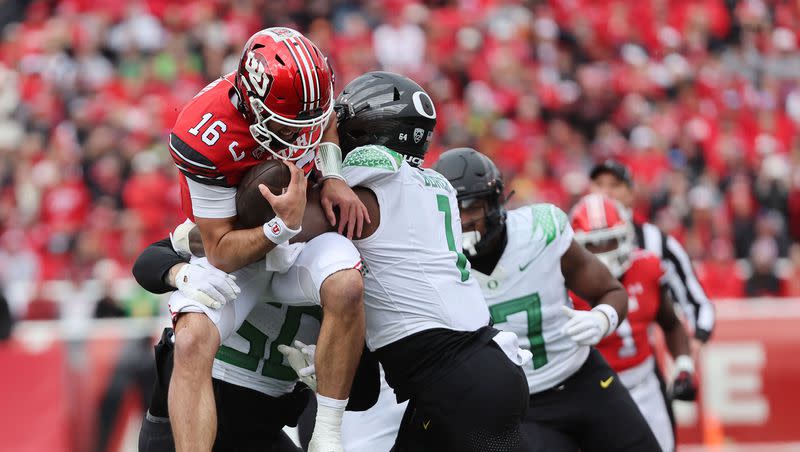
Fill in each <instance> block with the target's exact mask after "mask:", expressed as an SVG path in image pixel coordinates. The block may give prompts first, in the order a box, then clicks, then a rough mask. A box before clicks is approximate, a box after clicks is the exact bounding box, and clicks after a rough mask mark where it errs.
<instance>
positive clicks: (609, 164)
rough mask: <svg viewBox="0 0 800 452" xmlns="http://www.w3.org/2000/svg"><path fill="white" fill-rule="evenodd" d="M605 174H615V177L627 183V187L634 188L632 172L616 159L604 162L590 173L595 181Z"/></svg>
mask: <svg viewBox="0 0 800 452" xmlns="http://www.w3.org/2000/svg"><path fill="white" fill-rule="evenodd" d="M605 173H608V174H613V175H614V177H616V178H617V179H619V180H621V181H622V182H625V185H627V186H629V187H632V186H633V179H632V178H631V172H630V170H628V167H627V166H625V165H623V164H622V163H620V162H618V161H616V160H614V159H607V160H603V161H602V162H600V163H598V164H597V165H595V166H594V168H592V171H590V172H589V178H590V179H591V180H595V178H597V176H599V175H601V174H605Z"/></svg>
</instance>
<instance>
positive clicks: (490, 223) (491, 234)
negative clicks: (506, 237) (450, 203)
mask: <svg viewBox="0 0 800 452" xmlns="http://www.w3.org/2000/svg"><path fill="white" fill-rule="evenodd" d="M501 198H503V196H502V194H500V193H496V192H492V193H488V194H482V195H478V196H468V197H459V198H458V207H459V209H461V210H468V209H471V208H474V206H475V203H476V202H478V201H480V200H485V202H483V203H482V204H481V207H482V209H483V216H481V217H478V218H476V219H474V220H472V221H469V222H467V223H463V224H462V225H461V231H462V232H461V234H462V245H463V249H464V251H465V252H466V254H467V255H468V256H470V257H477V256H480V255H482V254H484V253H486V252H487V251H490V250H491V248H492V245H493V244H494V242H495V240H496V239H497V238H498V237H500V236H501V235H502V233H503V227H504V225H505V221H506V210H505V207H504V205H505V201H504V200H503V199H501ZM480 221H483V222H484V226H485V230H486V232H485V234H481V233H480V231H478V230H477V229H476V226H477V224H478V223H479V222H480Z"/></svg>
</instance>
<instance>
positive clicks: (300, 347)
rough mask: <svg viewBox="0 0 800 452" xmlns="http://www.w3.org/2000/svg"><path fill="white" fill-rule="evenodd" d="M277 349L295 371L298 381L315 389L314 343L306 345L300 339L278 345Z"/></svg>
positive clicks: (315, 349) (315, 348)
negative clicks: (290, 344)
mask: <svg viewBox="0 0 800 452" xmlns="http://www.w3.org/2000/svg"><path fill="white" fill-rule="evenodd" d="M278 351H279V352H281V354H283V356H285V357H286V361H288V362H289V365H290V366H292V369H294V371H295V372H296V373H297V376H298V377H299V378H300V381H302V382H303V383H305V384H306V386H308V387H309V388H311V390H312V391H316V390H317V374H316V372H317V370H316V368H315V367H314V354H315V353H316V351H317V346H316V345H314V344H311V345H306V344H304V343H302V342H300V341H294V345H292V346H289V345H283V344H281V345H278Z"/></svg>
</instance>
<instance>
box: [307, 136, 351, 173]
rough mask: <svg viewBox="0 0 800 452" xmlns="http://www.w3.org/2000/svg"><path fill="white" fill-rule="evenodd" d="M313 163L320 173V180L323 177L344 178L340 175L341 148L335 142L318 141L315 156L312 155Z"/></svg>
mask: <svg viewBox="0 0 800 452" xmlns="http://www.w3.org/2000/svg"><path fill="white" fill-rule="evenodd" d="M314 164H315V165H316V167H317V169H318V170H319V171H320V173H322V180H325V179H330V178H334V179H340V180H344V176H342V148H340V147H339V145H338V144H336V143H330V142H327V141H326V142H325V143H320V145H319V149H317V156H316V157H314Z"/></svg>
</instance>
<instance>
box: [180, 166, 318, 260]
mask: <svg viewBox="0 0 800 452" xmlns="http://www.w3.org/2000/svg"><path fill="white" fill-rule="evenodd" d="M285 164H286V166H288V167H289V171H291V174H292V176H291V181H290V182H289V186H288V187H287V188H286V191H285V193H283V194H280V195H275V194H273V193H272V192H271V191H270V190H269V189H268V188H267V187H266V186H263V185H261V186H259V190H260V191H261V195H262V196H264V199H265V200H266V201H267V202H269V204H270V205H271V206H272V209H273V211H275V216H276V218H280V219H281V220H282V222H283V223H284V226H285V227H286V228H289V229H292V230H297V229H299V228H300V226H301V225H302V223H303V212H304V211H305V206H306V180H305V177H304V176H303V172H302V171H301V170H300V169H299V168H297V166H296V165H294V164H293V163H291V162H285ZM195 222H196V223H197V227H198V228H199V230H200V235H201V237H202V240H203V245H204V248H205V252H206V256H207V257H208V261H209V262H210V263H211V265H213V266H215V267H217V268H218V269H220V270H222V271H224V272H227V273H230V272H233V271H235V270H238V269H240V268H242V267H244V266H245V265H248V264H251V263H253V262H256V261H258V260H260V259H263V258H264V256H265V255H266V254H267V253H268V252H269V251H270V250H272V249H273V248H275V246H276V243H275V242H273V241H272V240H270V239H269V238H268V237H267V232H268V231H265V229H264V227H255V228H250V229H235V225H236V217H229V218H199V217H197V218H195ZM279 227H281V226H280V225H279Z"/></svg>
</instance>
